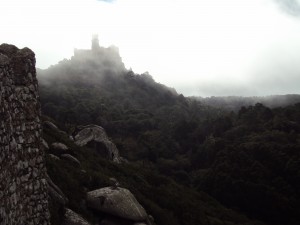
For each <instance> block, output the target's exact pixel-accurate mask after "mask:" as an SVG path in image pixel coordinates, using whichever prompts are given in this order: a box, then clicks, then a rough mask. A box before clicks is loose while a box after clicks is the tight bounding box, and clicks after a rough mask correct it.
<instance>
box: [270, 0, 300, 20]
mask: <svg viewBox="0 0 300 225" xmlns="http://www.w3.org/2000/svg"><path fill="white" fill-rule="evenodd" d="M274 1H275V2H276V3H277V4H278V5H279V6H280V8H281V9H282V10H283V11H284V12H286V13H287V14H289V15H292V16H296V17H300V1H299V0H274Z"/></svg>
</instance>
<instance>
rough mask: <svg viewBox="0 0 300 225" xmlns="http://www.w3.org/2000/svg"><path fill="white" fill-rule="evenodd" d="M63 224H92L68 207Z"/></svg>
mask: <svg viewBox="0 0 300 225" xmlns="http://www.w3.org/2000/svg"><path fill="white" fill-rule="evenodd" d="M63 225H90V223H88V222H87V221H86V220H85V219H83V218H82V217H81V216H80V215H78V214H77V213H75V212H74V211H72V210H71V209H66V213H65V219H64V222H63Z"/></svg>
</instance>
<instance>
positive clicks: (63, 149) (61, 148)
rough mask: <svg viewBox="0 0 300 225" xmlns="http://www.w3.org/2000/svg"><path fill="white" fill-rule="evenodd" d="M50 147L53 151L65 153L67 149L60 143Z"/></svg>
mask: <svg viewBox="0 0 300 225" xmlns="http://www.w3.org/2000/svg"><path fill="white" fill-rule="evenodd" d="M51 147H52V148H53V149H55V150H59V151H60V152H66V151H67V150H68V149H69V148H68V147H67V146H66V145H65V144H63V143H60V142H54V143H52V144H51Z"/></svg>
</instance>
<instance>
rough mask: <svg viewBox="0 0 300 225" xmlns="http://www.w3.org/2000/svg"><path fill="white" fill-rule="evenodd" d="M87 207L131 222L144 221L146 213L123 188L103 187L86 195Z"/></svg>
mask: <svg viewBox="0 0 300 225" xmlns="http://www.w3.org/2000/svg"><path fill="white" fill-rule="evenodd" d="M87 205H88V206H89V207H90V208H92V209H94V210H98V211H100V212H105V213H107V214H110V215H114V216H117V217H120V218H124V219H129V220H133V221H145V220H146V219H147V213H146V211H145V209H144V208H143V207H142V206H141V205H140V203H139V202H138V201H137V200H136V198H135V197H134V195H133V194H132V193H131V192H130V191H129V190H127V189H125V188H112V187H105V188H101V189H97V190H94V191H90V192H88V193H87Z"/></svg>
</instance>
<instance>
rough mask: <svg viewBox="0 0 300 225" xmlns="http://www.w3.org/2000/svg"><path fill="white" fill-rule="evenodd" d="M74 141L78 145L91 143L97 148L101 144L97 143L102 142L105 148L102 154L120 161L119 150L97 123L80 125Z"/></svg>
mask: <svg viewBox="0 0 300 225" xmlns="http://www.w3.org/2000/svg"><path fill="white" fill-rule="evenodd" d="M75 143H76V144H77V145H79V146H85V145H88V144H89V145H92V146H91V147H93V148H95V149H96V150H99V149H100V148H101V146H100V145H99V143H101V144H103V145H104V146H105V148H106V152H102V154H103V155H104V156H105V157H107V158H108V159H110V160H112V161H114V162H116V163H120V157H119V150H118V149H117V147H116V145H115V144H114V143H112V142H111V141H110V140H109V139H108V137H107V135H106V133H105V130H104V129H103V128H102V127H100V126H97V125H88V126H82V127H81V130H80V131H79V132H78V133H77V134H76V136H75Z"/></svg>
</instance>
